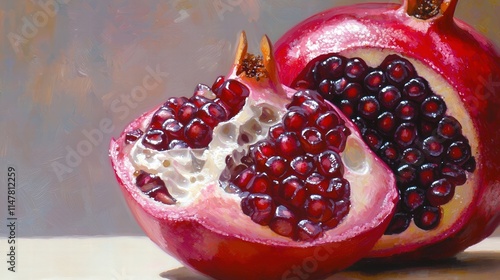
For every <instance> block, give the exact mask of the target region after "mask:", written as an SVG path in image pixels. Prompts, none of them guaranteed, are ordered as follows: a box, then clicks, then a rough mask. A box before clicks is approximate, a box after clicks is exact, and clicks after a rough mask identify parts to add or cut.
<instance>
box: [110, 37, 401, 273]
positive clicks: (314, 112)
mask: <svg viewBox="0 0 500 280" xmlns="http://www.w3.org/2000/svg"><path fill="white" fill-rule="evenodd" d="M261 50H262V53H263V56H254V55H252V54H249V53H248V52H247V41H246V38H245V35H244V33H243V34H242V36H241V38H240V44H239V47H238V50H237V55H236V60H235V63H234V67H233V69H231V71H230V73H229V74H228V75H226V76H225V77H219V78H218V79H217V80H216V81H215V83H214V84H213V85H212V86H211V87H209V86H207V85H203V84H200V85H198V86H197V88H196V89H195V92H194V94H193V95H192V96H191V97H190V98H187V97H173V98H170V99H168V100H167V101H166V102H165V103H164V104H161V105H160V106H158V107H157V108H154V109H153V110H152V111H150V112H147V113H145V114H144V115H142V116H141V117H139V118H138V119H137V120H135V121H133V122H132V123H131V124H130V125H129V126H128V127H127V128H126V129H125V130H124V132H123V133H122V135H121V136H120V137H119V138H118V139H116V140H113V141H112V142H111V147H110V156H111V161H112V164H113V167H114V170H115V173H116V177H117V179H118V181H119V183H120V186H121V190H122V191H123V193H124V195H125V199H126V202H127V204H128V205H129V207H130V209H131V211H132V213H133V215H134V216H135V218H136V219H137V221H138V223H139V224H140V226H141V227H142V228H143V230H144V231H145V232H146V234H147V235H148V236H149V237H150V238H151V239H152V240H153V241H154V242H155V243H156V244H157V245H158V246H159V247H161V248H162V249H163V250H165V251H166V252H168V253H169V254H171V255H173V256H174V257H176V258H177V259H179V260H180V261H181V262H183V263H184V264H185V265H187V266H188V267H191V268H193V269H196V270H197V271H199V272H201V273H204V274H206V275H209V276H211V277H214V278H217V279H296V277H301V278H302V277H308V278H312V279H315V278H318V277H321V276H324V275H327V274H329V273H332V272H334V271H337V270H340V269H343V268H346V267H348V266H349V265H351V264H353V263H354V262H356V261H357V260H359V259H360V258H362V257H363V256H365V255H366V254H367V253H368V251H369V250H370V249H371V248H372V247H373V245H374V244H375V243H376V242H377V240H378V239H379V238H380V237H381V236H382V235H383V233H384V231H385V230H386V228H387V226H388V224H389V222H390V220H391V218H392V215H393V214H394V209H395V207H396V203H397V197H398V195H397V189H396V179H395V176H394V174H393V172H391V170H390V169H389V168H388V167H387V165H386V164H385V163H384V162H383V161H382V160H380V159H379V158H378V157H377V156H376V155H375V153H373V152H372V151H371V150H370V148H369V147H368V146H367V145H366V144H365V143H364V141H363V139H362V136H361V135H360V133H359V130H358V128H357V127H356V125H355V124H354V123H352V122H351V121H350V120H349V119H348V118H346V117H344V116H343V115H342V113H341V112H340V111H339V110H338V109H337V108H335V107H334V106H332V105H331V104H330V103H329V102H328V101H326V100H325V99H324V98H323V97H322V96H321V95H320V94H319V93H317V92H316V91H311V90H299V91H296V90H292V89H290V88H287V87H284V86H282V85H281V83H280V82H279V78H278V73H277V67H276V64H275V61H274V58H273V50H272V47H271V44H270V42H269V40H268V39H267V37H264V39H263V40H262V44H261Z"/></svg>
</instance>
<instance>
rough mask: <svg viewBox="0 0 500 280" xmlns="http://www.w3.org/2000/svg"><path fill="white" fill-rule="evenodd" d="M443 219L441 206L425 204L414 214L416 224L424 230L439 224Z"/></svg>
mask: <svg viewBox="0 0 500 280" xmlns="http://www.w3.org/2000/svg"><path fill="white" fill-rule="evenodd" d="M440 220H441V209H440V208H439V207H432V206H424V207H423V208H422V210H420V211H417V213H415V216H414V221H415V224H416V225H417V226H418V227H419V228H421V229H423V230H431V229H433V228H435V227H437V226H438V224H439V221H440Z"/></svg>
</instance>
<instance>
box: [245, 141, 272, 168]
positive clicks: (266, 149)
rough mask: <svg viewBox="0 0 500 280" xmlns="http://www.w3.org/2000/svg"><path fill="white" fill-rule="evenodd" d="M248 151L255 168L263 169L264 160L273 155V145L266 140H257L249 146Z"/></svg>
mask: <svg viewBox="0 0 500 280" xmlns="http://www.w3.org/2000/svg"><path fill="white" fill-rule="evenodd" d="M250 153H251V155H252V158H253V159H254V160H255V163H256V166H257V168H263V169H264V170H265V164H266V161H267V160H268V159H269V158H270V157H272V156H274V155H275V147H274V145H273V144H271V143H270V142H268V141H264V140H263V141H259V142H257V143H255V144H254V145H252V146H251V147H250Z"/></svg>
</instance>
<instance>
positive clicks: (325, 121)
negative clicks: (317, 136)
mask: <svg viewBox="0 0 500 280" xmlns="http://www.w3.org/2000/svg"><path fill="white" fill-rule="evenodd" d="M339 124H340V119H339V116H338V115H337V114H336V113H334V112H327V113H324V114H322V115H320V116H319V117H318V119H317V120H316V126H317V127H318V128H319V129H320V130H321V131H322V132H327V131H329V130H330V129H333V128H335V127H336V126H337V125H339Z"/></svg>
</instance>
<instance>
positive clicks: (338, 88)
mask: <svg viewBox="0 0 500 280" xmlns="http://www.w3.org/2000/svg"><path fill="white" fill-rule="evenodd" d="M348 84H349V81H347V79H346V78H340V79H338V80H336V81H335V82H334V85H335V94H337V95H341V94H342V93H343V92H344V90H345V88H346V87H347V85H348Z"/></svg>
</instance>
